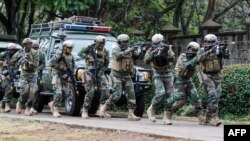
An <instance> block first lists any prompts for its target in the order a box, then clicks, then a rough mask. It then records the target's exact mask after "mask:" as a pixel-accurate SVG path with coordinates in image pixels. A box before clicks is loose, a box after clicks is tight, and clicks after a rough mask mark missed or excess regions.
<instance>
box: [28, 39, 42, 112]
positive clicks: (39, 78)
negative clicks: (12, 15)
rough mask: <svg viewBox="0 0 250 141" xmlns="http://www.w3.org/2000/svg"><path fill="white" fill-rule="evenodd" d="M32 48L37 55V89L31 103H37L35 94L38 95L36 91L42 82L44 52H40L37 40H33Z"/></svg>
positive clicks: (32, 110) (33, 110)
mask: <svg viewBox="0 0 250 141" xmlns="http://www.w3.org/2000/svg"><path fill="white" fill-rule="evenodd" d="M32 49H33V50H35V51H36V53H37V56H38V70H37V90H36V95H35V100H34V103H32V104H33V105H36V103H37V95H38V92H39V90H40V89H41V87H42V84H43V82H42V70H43V69H44V67H45V57H44V56H45V54H44V52H42V51H41V50H40V49H39V43H38V42H37V41H33V44H32ZM30 111H31V112H32V113H33V114H37V110H36V109H35V108H31V109H30Z"/></svg>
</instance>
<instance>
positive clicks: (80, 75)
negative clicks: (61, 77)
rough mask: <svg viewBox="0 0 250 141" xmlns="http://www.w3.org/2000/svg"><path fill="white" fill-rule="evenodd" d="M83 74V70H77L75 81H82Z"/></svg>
mask: <svg viewBox="0 0 250 141" xmlns="http://www.w3.org/2000/svg"><path fill="white" fill-rule="evenodd" d="M83 73H84V69H78V70H77V74H76V76H77V79H78V80H81V79H82V75H83Z"/></svg>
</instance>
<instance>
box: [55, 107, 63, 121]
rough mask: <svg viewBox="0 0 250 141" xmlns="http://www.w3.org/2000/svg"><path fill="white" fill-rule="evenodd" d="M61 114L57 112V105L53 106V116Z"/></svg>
mask: <svg viewBox="0 0 250 141" xmlns="http://www.w3.org/2000/svg"><path fill="white" fill-rule="evenodd" d="M61 116H62V115H61V114H60V113H59V112H58V107H56V106H53V117H56V118H58V117H61Z"/></svg>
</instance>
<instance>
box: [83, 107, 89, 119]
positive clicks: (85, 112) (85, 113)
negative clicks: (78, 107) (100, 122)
mask: <svg viewBox="0 0 250 141" xmlns="http://www.w3.org/2000/svg"><path fill="white" fill-rule="evenodd" d="M82 118H83V119H88V118H89V115H88V110H87V109H86V108H84V107H83V108H82Z"/></svg>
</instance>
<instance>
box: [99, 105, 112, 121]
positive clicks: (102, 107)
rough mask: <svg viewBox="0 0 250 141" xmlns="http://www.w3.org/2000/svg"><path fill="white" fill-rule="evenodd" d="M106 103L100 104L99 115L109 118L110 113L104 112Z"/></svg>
mask: <svg viewBox="0 0 250 141" xmlns="http://www.w3.org/2000/svg"><path fill="white" fill-rule="evenodd" d="M106 110H107V104H102V105H101V106H100V117H102V118H111V115H110V114H108V113H107V112H106Z"/></svg>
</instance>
